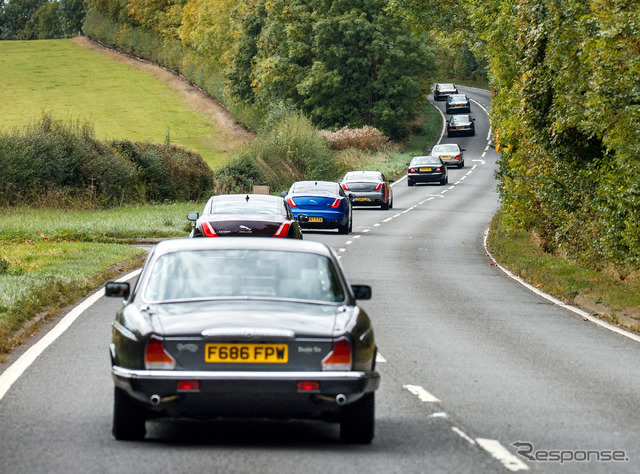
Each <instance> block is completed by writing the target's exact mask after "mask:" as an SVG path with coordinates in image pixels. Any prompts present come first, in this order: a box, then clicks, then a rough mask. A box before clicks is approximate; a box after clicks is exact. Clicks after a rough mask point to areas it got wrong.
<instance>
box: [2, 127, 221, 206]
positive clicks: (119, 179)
mask: <svg viewBox="0 0 640 474" xmlns="http://www.w3.org/2000/svg"><path fill="white" fill-rule="evenodd" d="M0 169H2V170H3V172H2V173H0V202H1V203H3V204H4V205H19V204H35V205H42V206H48V207H63V208H64V207H96V206H108V205H113V204H123V203H136V204H137V203H142V202H155V201H165V200H182V201H184V200H197V199H202V198H205V197H206V196H208V195H209V194H210V192H211V189H212V186H213V173H212V171H211V169H210V168H209V167H208V166H207V164H206V163H205V162H204V160H202V158H201V157H200V155H198V154H197V153H195V152H192V151H188V150H185V149H183V148H180V147H177V146H173V145H155V144H149V143H132V142H129V141H117V142H111V143H105V142H101V141H98V140H96V139H95V138H94V136H93V128H92V126H91V125H90V124H86V123H84V124H75V125H68V124H65V123H63V122H60V121H57V120H55V119H53V118H52V117H51V116H49V115H44V116H43V117H42V119H41V120H40V121H39V122H37V123H35V124H31V125H30V126H28V127H27V128H26V129H25V130H23V131H16V132H13V133H8V134H7V133H2V134H0Z"/></svg>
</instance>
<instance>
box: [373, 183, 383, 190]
mask: <svg viewBox="0 0 640 474" xmlns="http://www.w3.org/2000/svg"><path fill="white" fill-rule="evenodd" d="M380 189H382V183H378V185H377V186H376V188H375V189H374V191H380Z"/></svg>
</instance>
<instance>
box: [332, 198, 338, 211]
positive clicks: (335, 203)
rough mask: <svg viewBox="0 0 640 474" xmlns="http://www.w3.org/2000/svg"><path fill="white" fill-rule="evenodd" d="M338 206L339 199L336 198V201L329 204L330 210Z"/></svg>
mask: <svg viewBox="0 0 640 474" xmlns="http://www.w3.org/2000/svg"><path fill="white" fill-rule="evenodd" d="M339 205H340V198H336V200H335V201H333V204H331V209H335V208H336V207H338V206H339Z"/></svg>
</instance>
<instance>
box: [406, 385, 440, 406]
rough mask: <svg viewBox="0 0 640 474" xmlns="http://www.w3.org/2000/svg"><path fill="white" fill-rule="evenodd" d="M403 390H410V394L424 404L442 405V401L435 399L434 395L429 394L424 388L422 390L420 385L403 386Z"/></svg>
mask: <svg viewBox="0 0 640 474" xmlns="http://www.w3.org/2000/svg"><path fill="white" fill-rule="evenodd" d="M402 388H404V389H405V390H408V391H409V392H411V393H412V394H414V395H415V396H416V397H418V398H419V399H420V401H422V402H426V403H440V399H438V398H437V397H434V396H433V395H431V394H430V393H429V392H427V391H426V390H425V389H424V388H422V387H421V386H419V385H403V386H402Z"/></svg>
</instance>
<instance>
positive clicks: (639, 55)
mask: <svg viewBox="0 0 640 474" xmlns="http://www.w3.org/2000/svg"><path fill="white" fill-rule="evenodd" d="M471 4H472V6H473V8H472V10H471V19H472V24H473V27H474V29H475V30H476V32H477V33H478V34H479V35H480V36H481V38H482V39H483V40H484V41H486V43H487V52H488V56H489V60H490V70H491V79H492V82H493V85H494V88H495V93H496V97H495V99H494V100H493V102H492V114H491V115H492V120H493V127H494V129H495V133H496V135H497V139H498V140H499V146H500V147H501V151H502V159H501V162H500V171H499V174H498V176H499V178H500V185H499V191H500V196H501V199H502V205H503V212H504V213H505V215H506V218H507V219H508V221H509V222H510V223H511V226H512V227H513V228H514V229H529V230H534V231H535V232H537V233H538V234H539V236H540V237H541V239H542V243H543V246H544V247H545V248H546V249H547V250H549V251H557V250H562V251H563V252H565V253H566V254H567V255H569V256H570V257H572V258H576V259H578V260H581V261H584V262H588V263H590V264H592V265H595V266H603V265H606V264H608V263H613V264H616V265H617V266H619V267H621V268H625V267H627V268H638V267H640V232H639V231H640V224H639V223H640V136H639V134H638V131H639V130H640V42H639V41H638V38H640V3H638V2H637V1H631V0H587V1H576V0H567V1H564V2H562V3H559V2H551V1H548V0H518V1H514V0H509V1H507V0H474V1H472V2H471Z"/></svg>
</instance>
